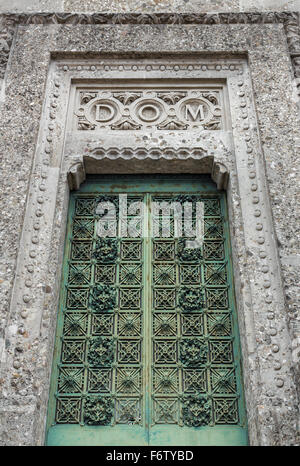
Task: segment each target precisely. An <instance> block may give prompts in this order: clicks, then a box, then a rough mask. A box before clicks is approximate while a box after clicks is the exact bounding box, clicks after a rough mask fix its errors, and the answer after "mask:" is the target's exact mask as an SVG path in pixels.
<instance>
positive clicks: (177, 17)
mask: <svg viewBox="0 0 300 466" xmlns="http://www.w3.org/2000/svg"><path fill="white" fill-rule="evenodd" d="M31 24H41V25H48V24H68V25H74V26H75V25H79V24H82V25H91V24H98V25H104V24H115V25H122V24H135V25H143V24H153V25H156V24H170V25H174V24H179V25H185V24H206V25H214V24H283V25H284V29H285V33H286V37H287V43H288V47H289V52H290V54H291V55H292V57H291V58H292V63H293V65H294V74H295V77H296V78H297V73H298V64H297V63H298V60H297V58H298V57H296V60H295V58H293V56H294V54H296V55H297V54H298V53H299V54H300V15H299V13H297V12H292V11H291V12H285V11H282V12H239V13H230V12H228V13H172V12H170V13H153V14H139V13H92V14H85V13H38V12H37V13H20V14H13V13H7V14H2V15H0V79H3V78H4V74H5V70H6V65H7V62H8V57H9V52H10V48H11V44H12V39H13V34H14V29H15V26H17V25H26V26H27V25H31ZM296 85H297V87H298V90H299V82H298V81H297V82H296ZM299 92H300V91H299Z"/></svg>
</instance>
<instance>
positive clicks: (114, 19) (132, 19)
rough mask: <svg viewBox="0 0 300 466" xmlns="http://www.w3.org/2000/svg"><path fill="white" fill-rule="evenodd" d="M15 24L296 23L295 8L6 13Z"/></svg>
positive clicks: (7, 17)
mask: <svg viewBox="0 0 300 466" xmlns="http://www.w3.org/2000/svg"><path fill="white" fill-rule="evenodd" d="M2 16H3V17H4V18H5V19H6V20H7V21H11V22H12V23H14V24H25V25H27V24H71V25H77V24H272V23H283V24H286V25H292V24H295V25H298V26H299V16H298V13H296V12H288V11H283V12H266V11H265V12H235V13H234V12H227V13H174V12H168V13H152V14H140V13H91V14H86V13H53V12H52V13H50V12H49V13H38V12H36V13H20V14H18V13H16V14H13V13H5V14H3V15H2Z"/></svg>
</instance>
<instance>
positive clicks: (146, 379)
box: [47, 175, 247, 445]
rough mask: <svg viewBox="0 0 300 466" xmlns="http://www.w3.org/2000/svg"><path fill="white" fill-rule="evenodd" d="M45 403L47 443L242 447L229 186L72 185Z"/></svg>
mask: <svg viewBox="0 0 300 466" xmlns="http://www.w3.org/2000/svg"><path fill="white" fill-rule="evenodd" d="M197 203H198V205H200V206H203V207H202V209H199V210H197V209H196V205H197ZM184 205H189V206H190V207H188V208H187V211H186V212H187V213H188V214H189V215H190V217H189V218H188V217H184V212H185V210H184V208H185V207H184ZM103 206H104V208H103ZM154 206H155V208H154ZM174 206H175V207H176V206H177V208H173V207H174ZM178 206H179V207H178ZM180 206H181V207H180ZM169 207H170V208H169ZM180 209H181V210H180ZM197 212H202V213H203V215H204V216H203V218H202V217H201V218H200V217H198V214H197ZM185 220H186V222H187V221H190V224H189V228H190V229H192V230H194V231H196V228H197V226H199V225H198V223H199V222H201V226H199V230H197V231H199V232H202V233H203V243H202V245H201V247H195V244H193V246H194V247H187V246H188V243H187V242H186V239H187V238H185V237H184V236H182V235H184V232H187V229H185V225H184V221H185ZM189 246H191V244H189ZM196 246H197V245H196ZM48 411H49V412H48V433H47V444H48V445H245V444H247V428H246V418H245V409H244V401H243V390H242V382H241V364H240V350H239V337H238V327H237V321H236V313H235V302H234V289H233V281H232V272H231V264H230V242H229V232H228V220H227V212H226V204H225V193H224V192H220V191H217V190H216V187H215V185H214V184H213V183H212V182H211V181H210V180H209V179H208V178H206V177H199V176H198V177H195V176H183V175H182V176H179V175H178V176H174V177H172V176H168V177H164V176H156V177H150V176H149V177H146V176H144V177H137V176H135V177H133V176H125V175H124V176H118V178H112V177H101V178H99V177H94V178H93V177H91V178H90V179H88V180H87V182H85V183H84V185H82V187H81V189H80V190H79V191H76V192H74V193H72V194H71V199H70V207H69V219H68V226H67V235H66V244H65V253H64V268H63V277H62V288H61V297H60V307H59V315H58V325H57V338H56V344H55V351H54V363H53V371H52V383H51V393H50V401H49V410H48Z"/></svg>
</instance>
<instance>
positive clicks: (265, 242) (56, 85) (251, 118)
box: [8, 54, 294, 443]
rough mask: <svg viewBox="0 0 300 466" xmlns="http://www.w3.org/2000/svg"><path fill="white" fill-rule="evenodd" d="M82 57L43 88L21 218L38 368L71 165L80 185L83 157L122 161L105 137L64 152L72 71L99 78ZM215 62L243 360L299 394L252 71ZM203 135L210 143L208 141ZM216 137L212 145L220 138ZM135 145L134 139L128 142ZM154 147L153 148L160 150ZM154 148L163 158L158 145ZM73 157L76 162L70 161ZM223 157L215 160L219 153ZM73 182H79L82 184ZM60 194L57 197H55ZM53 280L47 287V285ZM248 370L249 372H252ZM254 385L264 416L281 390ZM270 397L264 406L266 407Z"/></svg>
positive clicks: (261, 376) (23, 279)
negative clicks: (225, 123) (223, 110)
mask: <svg viewBox="0 0 300 466" xmlns="http://www.w3.org/2000/svg"><path fill="white" fill-rule="evenodd" d="M241 61H242V60H241ZM153 62H154V60H153V59H151V63H153ZM199 62H200V64H201V66H202V68H201V69H202V71H203V73H202V75H203V76H204V77H205V79H208V77H207V75H206V73H207V68H206V67H207V60H205V59H199V58H198V59H197V66H198V65H199ZM82 63H83V60H80V59H77V60H74V61H73V63H72V65H71V66H70V63H69V62H68V61H64V62H53V63H52V64H51V67H50V72H49V76H48V82H47V88H46V89H47V90H46V102H45V106H44V113H43V118H42V123H41V129H40V135H39V141H40V143H39V144H37V151H36V156H35V161H34V163H33V172H32V180H31V183H30V196H29V199H30V203H29V204H28V205H27V208H26V213H25V218H24V227H23V233H22V240H21V246H20V248H19V257H18V266H17V273H16V280H15V285H14V293H13V299H12V302H11V312H12V310H13V313H14V314H13V315H15V316H17V317H16V321H17V318H19V317H18V316H19V315H20V316H21V318H22V320H21V323H22V325H20V323H19V322H18V324H17V325H18V326H19V325H20V329H19V333H20V334H22V332H23V333H24V332H25V331H27V330H26V329H27V328H31V339H32V341H39V342H40V343H38V344H39V347H40V348H41V349H43V350H39V351H38V350H37V351H36V354H37V355H38V356H37V366H38V367H41V368H43V367H46V361H47V360H48V359H49V349H48V350H46V349H45V348H49V347H51V346H50V344H51V342H50V343H49V339H51V336H50V333H51V330H50V329H49V327H51V326H52V325H53V316H55V306H56V302H57V301H56V300H57V294H55V293H56V291H53V293H52V292H51V293H50V292H49V293H48V292H47V293H48V294H49V297H48V296H46V298H45V296H44V294H43V290H42V289H41V287H40V286H39V284H40V283H41V282H42V280H43V278H41V277H44V276H47V283H50V284H51V286H52V289H53V290H57V279H58V275H59V270H60V264H59V260H60V259H59V258H57V257H54V258H53V256H55V254H57V255H59V254H60V253H61V249H60V247H61V246H62V245H61V244H58V243H59V241H58V240H57V237H58V236H60V234H61V231H62V230H63V221H62V220H61V219H62V218H63V217H64V208H66V207H65V206H66V203H67V194H66V192H67V189H66V175H67V173H68V175H69V178H70V177H71V178H72V174H73V175H74V176H73V180H72V181H73V182H74V185H76V183H77V186H79V185H80V183H81V182H82V181H83V180H84V165H85V164H84V162H85V159H87V158H95V159H97V158H98V159H99V161H100V163H101V162H102V161H101V158H105V157H107V158H111V159H112V160H115V159H116V160H117V164H119V163H120V162H122V157H121V153H122V152H121V151H120V148H118V150H119V153H117V154H116V152H115V150H112V152H111V153H110V152H109V150H110V149H107V148H106V149H105V150H103V143H101V141H99V142H97V141H96V142H95V141H94V145H93V146H91V145H90V146H89V145H88V141H86V143H85V149H86V153H85V155H84V150H80V151H79V152H78V153H77V155H76V156H74V153H73V155H71V154H72V153H71V152H70V153H67V151H64V147H63V142H62V141H63V138H62V134H61V128H62V124H63V123H62V122H65V121H66V109H67V104H68V99H69V82H70V78H74V79H76V80H80V79H85V80H86V79H92V78H93V79H94V76H95V75H94V72H95V71H96V69H97V68H96V66H97V64H96V66H95V61H93V60H90V61H89V60H87V61H86V65H84V66H83V64H82ZM211 63H213V64H214V70H212V72H211V73H212V76H215V73H216V72H218V73H219V74H220V78H224V77H225V78H226V77H227V78H228V91H229V100H230V102H233V103H234V104H235V105H236V109H237V110H236V112H234V114H233V115H232V118H233V122H232V123H233V124H232V128H233V131H232V133H233V138H234V140H235V141H238V144H237V146H236V147H237V149H236V153H234V151H233V150H231V151H230V144H228V146H227V147H226V144H225V145H224V146H223V148H222V153H223V159H222V160H223V161H224V160H226V167H225V165H224V166H222V165H221V164H219V163H218V164H215V171H216V173H219V175H220V176H221V175H222V176H223V175H224V177H225V178H227V177H228V173H230V183H229V191H228V192H229V195H228V198H229V199H230V202H231V212H232V216H233V222H234V223H235V225H236V233H235V235H234V236H235V242H236V244H235V248H236V250H237V254H236V257H239V258H242V259H239V260H236V264H235V265H236V269H237V271H238V272H237V274H240V276H241V281H242V282H243V286H240V287H239V286H237V288H240V291H239V293H240V296H239V298H238V299H239V300H240V302H241V303H242V304H241V308H242V309H243V310H242V311H241V315H242V312H244V315H245V316H246V320H247V322H246V324H247V328H246V330H247V331H246V332H245V333H244V335H243V338H244V341H246V340H247V343H245V345H247V350H248V351H247V352H245V354H247V355H248V354H250V356H249V359H250V363H249V361H247V360H246V361H245V363H246V364H251V355H253V354H257V359H258V360H259V362H260V364H261V365H262V368H261V369H260V368H258V367H255V368H252V372H253V374H252V375H251V381H250V385H249V387H250V386H254V385H255V386H257V387H264V390H265V391H267V390H268V393H270V392H272V391H273V390H274V389H275V390H276V391H277V393H278V397H279V396H281V394H282V397H284V393H290V394H291V396H293V392H294V388H293V381H292V379H291V377H290V367H291V363H290V362H289V349H288V345H289V342H290V339H289V336H287V329H286V326H285V324H284V318H283V308H284V304H283V294H282V283H281V281H280V280H281V279H280V276H279V275H278V273H277V272H276V271H278V269H279V264H278V258H277V254H276V251H277V249H276V245H275V243H274V238H273V236H272V235H273V234H272V231H273V230H272V228H273V227H272V220H271V218H270V215H269V213H268V212H269V206H268V193H267V191H266V189H265V175H264V166H263V163H262V159H261V156H260V154H261V148H260V144H259V135H258V133H257V130H256V128H257V124H255V122H256V117H255V109H254V106H253V94H252V88H251V79H250V74H249V70H248V67H247V65H246V63H245V62H244V61H243V63H241V64H240V65H239V66H238V67H237V68H235V69H232V70H231V69H230V66H228V63H229V64H230V63H232V64H233V63H235V62H234V60H232V62H231V61H230V60H218V59H215V58H214V56H213V54H212V57H211ZM119 65H120V66H124V60H123V61H122V60H120V62H119ZM137 65H138V67H137V70H134V69H133V66H136V65H132V69H131V70H130V73H132V72H134V71H138V70H141V69H142V66H144V65H143V64H139V63H138V60H137ZM139 65H140V67H139ZM146 66H147V65H146ZM148 66H149V68H146V67H145V68H144V70H143V72H145V74H146V77H147V78H149V79H153V73H154V72H155V70H153V67H152V66H150V65H148ZM160 66H161V67H162V66H164V62H163V61H161V63H160ZM172 66H173V68H171V69H168V70H166V69H164V72H165V74H166V76H167V75H168V73H169V75H170V74H172V70H173V69H175V67H178V69H179V66H178V63H176V59H172ZM189 66H191V65H190V63H189V62H188V61H187V63H186V68H185V69H183V70H181V71H180V70H179V74H180V73H181V76H178V79H184V77H186V74H185V73H186V69H187V68H188V67H189ZM160 69H162V68H160ZM104 71H105V70H104ZM111 71H112V72H114V69H113V70H111V69H110V68H109V69H108V71H107V72H108V73H110V72H111ZM125 71H126V70H125ZM189 73H190V75H191V76H193V73H194V74H195V73H197V74H199V72H198V70H195V69H191V70H190V71H189ZM102 77H103V73H102ZM84 133H87V132H84ZM127 133H128V132H126V136H127ZM191 133H192V132H191ZM213 133H214V135H213V136H212V135H205V137H206V139H205V138H203V141H202V140H201V141H200V142H201V144H199V145H198V148H197V153H196V154H195V158H196V159H197V158H198V159H202V158H204V157H206V156H211V152H210V151H208V153H207V154H206V152H205V150H206V149H207V148H208V149H209V147H210V144H209V142H212V141H213V138H217V137H218V136H217V135H216V133H218V131H213ZM127 137H128V136H127ZM209 138H211V140H210V139H209ZM114 142H115V141H114ZM202 142H203V144H202ZM205 142H207V144H206V145H205ZM215 142H220V140H217V139H215ZM110 143H111V142H110ZM217 145H218V144H215V146H217ZM199 148H201V151H200V152H201V153H199V151H198V149H199ZM129 149H130V146H128V150H129ZM131 149H132V148H131ZM142 149H143V148H142V147H139V146H138V147H137V148H134V151H136V155H137V156H139V157H140V158H141V159H143V158H144V159H147V158H148V159H149V158H151V157H149V156H148V157H147V155H149V151H148V152H147V151H146V152H144V153H143V154H141V153H140V151H141V150H142ZM153 150H157V149H155V148H154V149H153ZM178 150H179V152H178V153H181V151H182V148H181V149H180V148H179V149H178ZM78 154H80V156H81V160H78ZM59 155H61V157H64V158H65V161H63V164H62V165H61V163H60V160H56V157H57V158H59ZM108 155H110V157H108ZM158 155H159V158H160V159H163V158H164V155H165V158H167V159H168V153H167V154H164V153H162V155H161V154H158ZM176 155H177V154H176V153H174V154H173V158H175V159H176ZM153 156H154V157H157V152H156V153H155V154H153ZM72 157H73V158H72ZM71 158H72V160H71ZM76 158H77V159H76ZM130 158H131V159H134V161H133V163H135V162H136V160H137V159H138V157H132V156H128V159H125V162H126V163H128V164H129V160H130ZM189 158H192V157H189ZM71 162H72V163H73V164H75V165H74V166H73V165H72V166H71V165H70V163H71ZM168 162H169V160H168ZM214 162H215V161H214ZM217 162H219V161H218V160H217ZM117 164H116V165H117ZM131 164H132V162H131ZM61 167H62V168H61ZM72 167H73V168H72ZM224 167H225V168H224ZM72 170H73V171H72ZM70 184H71V183H70ZM74 187H75V189H76V186H74ZM223 187H225V186H223ZM55 199H57V202H56V203H55ZM49 245H50V248H49ZM49 251H51V253H49ZM49 254H50V258H51V259H52V261H53V264H52V265H51V270H50V272H49V269H48V262H49ZM51 254H52V257H51ZM55 261H56V262H55ZM254 271H255V273H256V276H257V281H256V282H254V281H253V280H249V277H251V274H253V272H254ZM47 286H48V285H47ZM49 288H50V289H51V287H50V286H49ZM243 306H244V307H243ZM41 310H43V312H41ZM245 326H246V325H245ZM51 328H52V327H51ZM260 328H263V331H264V332H265V334H266V335H267V336H268V341H269V343H268V345H267V349H266V351H267V353H268V354H267V357H268V359H267V358H266V356H265V354H264V353H263V351H264V349H263V348H264V346H262V345H257V344H256V341H259V340H255V338H258V337H259V331H258V329H260ZM248 340H249V341H248ZM16 343H17V339H16ZM11 346H13V345H11ZM8 358H9V359H10V362H11V365H12V367H13V368H14V370H15V371H16V372H18V371H19V372H20V373H21V372H22V371H24V368H25V369H26V364H27V361H26V358H27V354H26V352H25V351H24V352H23V353H20V352H15V353H13V352H12V351H11V352H10V353H9V356H8ZM246 359H247V358H246ZM46 370H48V369H41V371H46ZM19 372H18V373H19ZM250 372H251V371H250V370H249V374H250ZM42 377H44V375H43V376H42ZM39 378H41V373H39ZM249 378H250V375H249ZM45 379H46V378H45ZM47 380H48V376H47ZM41 385H42V386H41V387H40V389H39V394H41V393H42V391H43V390H44V391H45V390H47V388H48V387H47V384H41ZM249 387H248V397H249V398H248V401H249V405H251V403H252V402H253V403H254V404H253V406H255V407H256V408H253V409H257V410H260V411H259V413H260V416H262V417H263V416H266V415H267V412H268V411H267V410H268V409H269V408H270V406H271V405H270V403H274V404H273V405H272V406H277V405H275V403H277V399H276V398H275V397H271V398H270V399H267V398H266V395H265V393H263V392H262V391H261V390H260V388H258V390H257V393H254V392H253V390H252V391H251V389H250V388H249ZM257 405H258V406H257ZM264 405H265V406H266V408H264ZM276 409H277V410H278V415H280V416H281V417H282V419H285V416H286V419H287V420H288V419H290V418H289V417H288V415H287V414H286V412H287V410H290V409H291V408H290V405H289V406H288V407H286V406H284V405H279V406H277V408H276ZM44 410H45V407H44V406H43V408H42V410H41V412H42V411H43V413H44ZM43 413H42V414H43ZM42 414H41V416H42ZM252 419H253V418H252ZM252 419H250V421H251V422H252V430H253V432H256V431H255V429H257V426H255V425H254V424H255V423H254V421H253V420H252ZM39 422H41V423H42V424H41V425H44V424H43V423H44V418H42V419H41V420H40V421H39ZM272 422H273V421H272V420H269V422H268V424H269V425H270V423H271V424H272ZM274 423H275V421H274ZM269 425H268V426H267V427H266V428H264V426H263V425H261V426H259V428H260V429H261V432H260V433H258V434H256V433H254V434H252V439H254V440H252V441H255V436H256V435H257V436H258V437H259V438H260V441H261V442H262V443H263V441H264V435H267V434H266V431H267V430H268V429H269ZM264 429H265V430H264ZM41 430H42V429H41ZM39 435H40V434H39ZM279 435H280V434H278V436H279Z"/></svg>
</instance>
